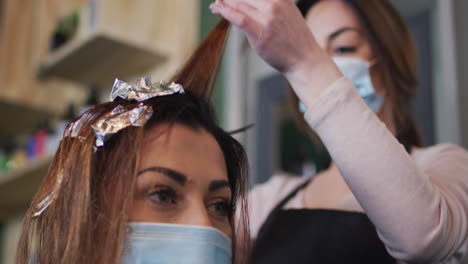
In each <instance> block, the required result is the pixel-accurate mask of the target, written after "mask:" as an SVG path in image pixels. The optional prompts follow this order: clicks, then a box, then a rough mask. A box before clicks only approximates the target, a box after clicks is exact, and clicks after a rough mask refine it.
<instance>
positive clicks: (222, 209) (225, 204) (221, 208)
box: [208, 199, 233, 217]
mask: <svg viewBox="0 0 468 264" xmlns="http://www.w3.org/2000/svg"><path fill="white" fill-rule="evenodd" d="M208 210H209V211H210V212H213V213H215V214H216V215H217V216H221V217H227V216H229V215H230V214H231V212H232V210H233V208H232V205H231V202H230V201H228V200H225V199H220V200H216V201H214V202H212V203H210V204H209V205H208Z"/></svg>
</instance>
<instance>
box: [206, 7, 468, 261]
mask: <svg viewBox="0 0 468 264" xmlns="http://www.w3.org/2000/svg"><path fill="white" fill-rule="evenodd" d="M298 7H299V9H300V10H298V8H297V7H296V5H295V4H294V3H293V1H292V0H224V1H216V2H215V3H213V4H212V5H211V6H210V8H211V10H212V11H213V12H214V13H215V14H219V15H221V16H222V17H224V18H226V19H227V20H229V21H230V22H231V23H233V24H234V25H236V26H238V27H240V28H241V29H242V30H243V32H244V33H245V34H246V36H247V38H248V40H249V42H250V44H251V46H252V47H253V48H254V49H255V51H256V52H257V53H258V54H259V55H260V56H261V57H262V58H263V59H264V60H265V61H266V62H268V63H269V64H270V65H272V66H273V67H275V68H276V69H277V70H279V71H280V72H282V73H283V74H284V75H285V77H286V78H287V80H288V81H289V83H290V84H291V86H292V88H293V90H294V92H295V94H296V95H297V97H298V99H299V100H300V101H301V102H302V103H303V104H304V106H305V109H306V112H305V115H304V118H305V120H306V121H307V123H308V124H309V126H310V127H311V128H312V129H313V130H314V131H315V132H316V133H317V134H318V135H319V137H320V138H321V140H322V141H323V143H324V144H325V146H326V147H327V149H328V150H329V152H330V154H331V157H332V159H333V164H332V165H331V167H330V168H329V169H328V170H327V171H325V172H322V173H320V174H319V175H317V176H316V177H314V180H313V181H304V180H301V179H295V178H288V177H273V179H271V180H270V181H269V182H267V183H266V184H264V185H262V186H259V187H257V188H254V190H253V191H252V192H251V195H250V197H249V198H250V202H251V208H250V224H251V239H252V241H253V242H254V243H253V247H252V258H253V263H255V264H258V263H268V264H273V263H295V264H301V263H321V264H324V263H397V262H408V263H438V262H442V261H450V263H463V259H464V258H465V259H466V258H467V256H466V255H467V247H468V245H467V241H466V240H467V237H468V153H467V152H466V151H465V150H463V149H462V148H460V147H457V146H453V145H446V144H444V145H436V146H432V147H429V148H422V147H421V145H420V141H419V137H418V133H417V129H416V128H415V125H414V123H413V121H412V119H411V116H410V113H409V102H410V98H411V95H413V94H414V90H415V88H416V83H417V82H416V77H415V58H414V57H415V55H414V47H413V44H412V40H411V36H410V34H409V32H408V29H407V28H406V26H405V25H404V23H403V21H402V20H401V18H400V17H399V16H398V14H397V13H396V11H395V9H394V8H393V7H392V6H391V5H390V4H389V3H388V2H387V1H384V0H378V1H377V0H371V1H369V0H324V1H317V0H308V1H304V0H301V1H299V3H298ZM301 12H302V15H304V17H305V20H304V18H303V17H302V16H301ZM441 88H442V87H441Z"/></svg>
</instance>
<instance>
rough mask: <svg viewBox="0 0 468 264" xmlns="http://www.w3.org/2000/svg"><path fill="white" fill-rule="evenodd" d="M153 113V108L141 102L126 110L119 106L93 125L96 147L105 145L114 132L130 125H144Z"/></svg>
mask: <svg viewBox="0 0 468 264" xmlns="http://www.w3.org/2000/svg"><path fill="white" fill-rule="evenodd" d="M152 114H153V108H152V107H151V106H149V105H144V104H143V103H140V104H139V105H138V106H137V107H135V108H132V109H130V110H125V109H124V107H122V106H121V105H119V106H117V107H116V108H114V109H113V110H112V112H110V113H109V114H108V115H106V116H105V117H103V118H101V119H100V120H98V121H97V122H96V123H95V124H93V125H91V127H92V128H93V130H94V133H95V134H96V143H95V146H96V147H102V146H104V142H105V141H106V140H107V139H108V138H109V137H110V136H111V135H113V134H115V133H117V132H119V131H120V130H122V129H125V128H127V127H129V126H136V127H138V126H144V125H145V123H146V121H148V119H150V117H151V115H152Z"/></svg>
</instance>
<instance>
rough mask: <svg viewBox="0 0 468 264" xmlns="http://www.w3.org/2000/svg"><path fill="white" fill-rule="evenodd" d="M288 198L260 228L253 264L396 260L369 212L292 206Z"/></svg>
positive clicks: (380, 263) (382, 263) (383, 263)
mask: <svg viewBox="0 0 468 264" xmlns="http://www.w3.org/2000/svg"><path fill="white" fill-rule="evenodd" d="M309 182H310V181H307V182H305V183H304V184H302V185H301V186H299V187H298V188H296V189H295V190H294V191H293V192H291V193H290V194H289V195H288V196H287V197H286V198H284V199H283V200H282V201H281V202H280V203H279V204H278V205H277V206H276V207H275V209H273V211H272V212H271V213H270V215H269V216H268V218H267V220H266V221H265V223H264V224H263V225H262V227H261V228H260V231H259V233H258V236H257V239H256V240H255V242H254V244H253V248H252V263H253V264H285V263H291V264H310V263H317V264H332V263H333V264H335V263H336V264H345V263H360V264H363V263H372V264H387V263H389V264H390V263H391V264H395V263H396V260H395V259H393V258H392V257H391V256H390V255H389V254H388V252H387V250H386V249H385V246H384V244H383V243H382V241H380V239H379V237H378V236H377V232H376V229H375V227H374V225H373V224H372V222H371V221H370V220H369V218H368V217H367V215H366V214H364V213H359V212H347V211H338V210H318V209H288V210H283V209H282V208H283V207H284V205H285V204H286V203H287V202H288V201H289V200H290V199H291V198H293V197H294V196H295V195H296V194H297V193H298V192H299V190H301V189H303V188H304V187H306V186H307V184H308V183H309Z"/></svg>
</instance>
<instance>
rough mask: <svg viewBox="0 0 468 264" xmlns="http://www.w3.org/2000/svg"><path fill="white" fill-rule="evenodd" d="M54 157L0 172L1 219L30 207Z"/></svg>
mask: <svg viewBox="0 0 468 264" xmlns="http://www.w3.org/2000/svg"><path fill="white" fill-rule="evenodd" d="M52 158H53V157H44V158H41V159H38V160H36V161H34V162H32V163H31V164H30V165H28V166H26V167H23V168H19V169H14V170H11V171H7V172H4V173H0V220H4V219H8V217H11V216H13V215H15V214H17V213H18V212H22V211H24V210H25V209H27V208H28V207H29V204H30V203H31V200H32V198H33V196H34V194H36V192H37V189H38V188H39V185H40V184H41V183H42V180H43V179H44V177H45V176H46V174H47V171H48V169H49V166H50V164H51V162H52Z"/></svg>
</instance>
